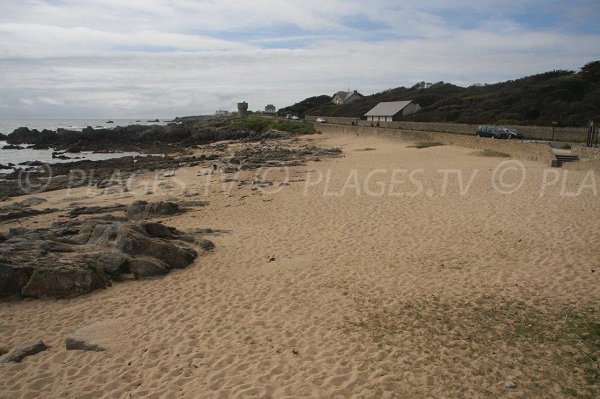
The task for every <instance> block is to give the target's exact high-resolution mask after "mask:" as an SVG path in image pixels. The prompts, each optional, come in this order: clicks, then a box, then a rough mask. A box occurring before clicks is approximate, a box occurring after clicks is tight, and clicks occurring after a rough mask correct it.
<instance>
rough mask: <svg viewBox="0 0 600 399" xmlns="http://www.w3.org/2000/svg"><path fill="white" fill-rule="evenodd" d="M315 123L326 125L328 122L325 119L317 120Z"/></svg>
mask: <svg viewBox="0 0 600 399" xmlns="http://www.w3.org/2000/svg"><path fill="white" fill-rule="evenodd" d="M315 122H317V123H325V122H327V121H326V120H325V118H317V120H316V121H315Z"/></svg>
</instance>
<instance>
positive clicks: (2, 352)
mask: <svg viewBox="0 0 600 399" xmlns="http://www.w3.org/2000/svg"><path fill="white" fill-rule="evenodd" d="M7 353H8V349H6V348H5V347H3V346H0V356H2V355H5V354H7Z"/></svg>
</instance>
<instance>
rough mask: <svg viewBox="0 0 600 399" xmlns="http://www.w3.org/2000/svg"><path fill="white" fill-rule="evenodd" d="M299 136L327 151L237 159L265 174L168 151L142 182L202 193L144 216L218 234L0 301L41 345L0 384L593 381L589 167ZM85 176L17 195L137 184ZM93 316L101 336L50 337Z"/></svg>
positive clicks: (352, 386)
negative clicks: (162, 172)
mask: <svg viewBox="0 0 600 399" xmlns="http://www.w3.org/2000/svg"><path fill="white" fill-rule="evenodd" d="M302 140H309V141H308V142H312V143H315V144H318V145H323V146H328V147H339V148H341V149H342V150H343V154H344V156H343V157H340V158H333V159H323V160H322V161H320V162H310V163H309V164H308V165H307V166H294V167H289V168H270V169H268V170H266V171H265V172H264V173H265V174H262V175H260V176H258V177H257V176H255V175H256V173H257V172H256V171H242V172H240V173H241V174H242V175H241V176H240V177H236V178H240V179H241V178H248V179H252V178H260V179H263V180H273V181H274V182H275V183H274V184H273V185H272V186H266V187H254V186H253V185H237V184H236V182H235V179H234V181H228V182H221V180H220V179H221V178H222V177H221V176H219V175H218V174H214V175H205V174H203V172H202V171H201V170H200V168H199V167H189V168H181V169H178V170H177V171H176V176H174V177H173V178H172V179H171V180H172V182H173V184H172V186H173V187H172V188H171V189H167V190H162V191H156V192H154V194H152V195H144V196H143V199H144V200H146V201H151V200H165V199H166V198H170V197H182V194H181V192H182V188H183V187H185V190H187V192H189V191H196V192H197V195H196V196H195V199H199V200H200V199H201V200H206V201H208V202H209V204H208V205H207V206H205V207H201V208H197V209H193V210H190V211H189V212H186V213H183V214H181V215H177V216H172V217H165V218H162V219H160V221H161V222H163V223H164V224H167V225H169V226H174V227H177V228H178V229H182V230H186V229H192V228H202V229H205V228H210V229H213V231H214V233H212V234H211V235H210V237H209V238H210V240H211V241H213V242H214V243H215V246H216V248H215V249H214V250H213V251H212V252H211V253H209V254H207V255H205V256H202V257H199V258H198V259H197V260H196V262H195V263H194V264H193V265H191V266H189V267H188V268H186V269H183V270H176V271H173V272H171V273H169V274H168V275H166V276H163V277H158V278H152V279H143V280H139V281H123V282H117V283H114V284H113V286H112V287H110V288H107V289H105V290H97V291H94V292H92V293H90V294H87V295H84V296H81V297H77V298H73V299H61V300H31V299H27V300H15V301H4V302H0V346H3V347H7V348H10V347H12V346H15V345H18V344H22V343H24V342H29V341H32V340H37V339H43V340H44V341H45V342H46V343H47V344H48V345H49V346H50V349H48V350H46V351H44V352H42V353H39V354H37V355H34V356H30V357H28V358H26V359H24V360H23V361H22V362H21V363H16V364H0V398H6V399H9V398H10V399H12V398H34V397H45V398H253V397H254V398H296V397H303V398H423V397H431V398H439V397H465V398H472V397H490V398H491V397H514V398H534V397H539V398H554V397H555V398H562V397H588V398H593V397H598V396H596V395H599V394H600V393H599V391H598V389H599V385H598V379H597V378H598V377H597V375H598V373H599V371H598V370H599V365H598V360H597V357H596V358H595V360H594V356H597V355H598V353H595V354H594V353H591V352H590V348H591V347H590V341H589V340H588V338H587V337H589V336H590V334H591V333H590V331H594V330H593V329H590V328H591V327H590V326H595V325H596V324H594V323H598V322H600V311H599V308H598V304H599V303H600V302H599V301H600V289H599V287H600V247H599V246H598V242H600V224H599V223H598V220H599V216H600V201H599V200H598V193H597V187H598V185H599V180H598V179H599V177H600V176H598V175H597V174H596V175H592V176H591V177H590V175H589V174H586V172H584V171H568V173H567V171H565V170H551V172H548V169H549V167H548V166H546V165H543V164H541V163H536V162H530V161H517V160H511V159H510V158H498V157H490V156H482V154H480V153H479V152H478V151H475V150H473V149H470V148H463V147H457V146H449V145H444V146H435V147H430V148H422V149H419V148H414V147H411V146H413V145H414V143H409V142H400V141H392V140H386V139H382V138H376V137H363V136H351V135H345V136H344V135H313V136H304V137H303V138H302ZM507 162H508V163H507ZM510 162H513V163H512V164H511V163H510ZM503 163H504V164H503ZM501 164H502V165H501ZM517 165H518V166H517ZM499 167H500V168H509V169H507V171H506V172H505V173H504V172H502V170H499V169H498V168H499ZM510 167H512V169H510ZM521 168H522V169H521ZM519 173H523V179H522V184H521V185H519V184H517V183H520V182H521V179H520V175H518V174H519ZM565 174H566V176H565ZM229 177H232V176H229ZM555 177H556V183H555V184H550V183H552V182H554V178H555ZM590 179H591V180H590ZM281 182H284V183H285V184H280V183H281ZM515 182H516V183H515ZM180 183H181V184H180ZM208 183H210V184H208ZM595 188H596V189H595ZM85 190H86V189H85V188H81V189H77V190H72V191H71V192H69V193H67V192H66V190H59V191H53V192H47V193H42V194H36V195H35V196H37V197H42V198H45V199H47V200H48V201H47V203H45V204H44V205H43V207H52V208H58V209H63V208H66V207H67V206H68V204H69V203H71V202H74V201H75V202H78V203H81V204H85V205H106V204H114V203H123V204H127V203H129V202H132V201H134V200H135V199H139V195H135V193H124V194H123V193H115V194H110V195H105V196H91V197H88V196H86V192H85ZM511 191H514V192H511ZM67 194H68V195H67ZM22 199H23V198H19V199H18V200H22ZM53 220H55V215H54V216H53V215H41V216H38V217H35V218H28V219H23V220H22V221H15V222H11V223H5V224H3V225H2V226H0V231H2V232H6V231H8V229H9V228H11V227H18V226H24V227H36V226H38V227H41V226H45V225H48V224H49V223H50V222H52V221H53ZM98 322H100V323H101V324H102V323H105V324H104V325H105V328H99V329H98V331H97V333H98V339H99V340H103V342H106V344H107V347H108V350H106V351H104V352H84V351H67V350H66V349H65V345H64V339H65V336H67V335H68V334H70V333H72V332H73V331H76V330H78V329H80V328H82V327H85V326H89V325H91V324H93V323H98ZM594 381H595V382H594Z"/></svg>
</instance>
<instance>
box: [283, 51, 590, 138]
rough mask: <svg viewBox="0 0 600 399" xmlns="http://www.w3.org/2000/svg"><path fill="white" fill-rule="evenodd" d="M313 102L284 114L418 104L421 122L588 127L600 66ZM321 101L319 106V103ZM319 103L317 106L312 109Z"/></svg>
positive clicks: (349, 112) (353, 112)
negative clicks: (381, 104) (350, 100)
mask: <svg viewBox="0 0 600 399" xmlns="http://www.w3.org/2000/svg"><path fill="white" fill-rule="evenodd" d="M325 97H327V98H329V99H331V97H330V96H318V97H311V98H309V99H306V100H304V101H302V102H300V103H297V104H294V105H292V106H290V107H287V108H284V109H282V110H280V113H281V114H285V113H287V112H292V113H295V114H298V115H300V116H305V115H321V116H343V117H361V116H362V115H364V114H365V113H366V112H367V111H369V110H370V109H371V108H373V107H374V106H375V105H377V104H378V103H379V102H381V101H399V100H414V101H415V102H417V103H418V104H419V105H421V107H422V109H421V111H419V112H418V113H416V114H414V115H411V116H409V117H407V118H406V120H410V121H420V122H456V123H475V124H476V123H498V124H521V125H550V124H551V123H552V121H557V122H558V126H585V125H587V123H588V122H589V121H590V120H596V121H600V61H595V62H591V63H589V64H586V65H585V66H583V67H582V68H581V70H580V71H577V72H575V71H567V70H557V71H551V72H546V73H541V74H537V75H532V76H527V77H524V78H521V79H517V80H509V81H506V82H501V83H495V84H486V85H473V86H469V87H460V86H456V85H453V84H450V83H444V82H438V83H434V84H431V83H425V82H421V83H418V84H416V85H414V86H413V87H410V88H406V87H398V88H395V89H390V90H386V91H384V92H381V93H377V94H373V95H369V96H365V97H364V99H362V100H359V101H356V102H353V103H351V104H346V105H334V104H331V101H325V100H324V98H325ZM316 99H318V101H317V100H316ZM315 103H319V104H317V105H315V106H312V107H311V105H312V104H315Z"/></svg>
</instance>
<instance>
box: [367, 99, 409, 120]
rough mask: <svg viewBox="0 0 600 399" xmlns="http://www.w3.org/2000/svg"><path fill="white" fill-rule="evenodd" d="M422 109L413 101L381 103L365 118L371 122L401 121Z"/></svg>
mask: <svg viewBox="0 0 600 399" xmlns="http://www.w3.org/2000/svg"><path fill="white" fill-rule="evenodd" d="M420 109H421V107H420V106H419V104H417V103H414V102H413V101H412V100H408V101H386V102H380V103H379V104H377V105H376V106H375V107H374V108H373V109H371V110H370V111H369V112H367V113H366V114H365V115H364V116H365V117H366V118H367V120H368V121H371V122H392V121H399V120H401V119H402V117H404V116H407V115H410V114H414V113H415V112H417V111H418V110H420Z"/></svg>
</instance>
